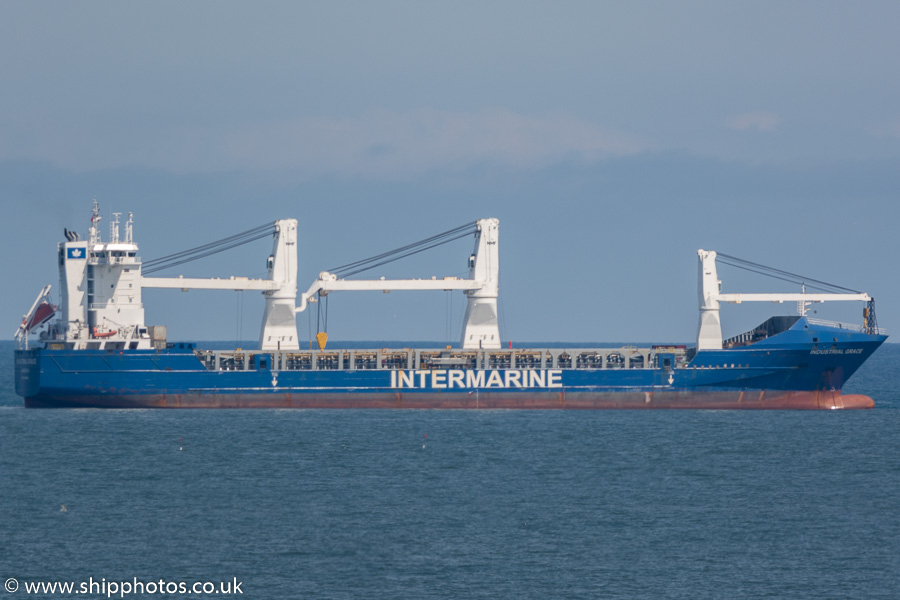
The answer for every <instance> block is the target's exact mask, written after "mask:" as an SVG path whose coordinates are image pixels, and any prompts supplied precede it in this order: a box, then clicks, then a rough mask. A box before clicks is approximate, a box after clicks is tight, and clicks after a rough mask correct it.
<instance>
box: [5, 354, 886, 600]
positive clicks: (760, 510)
mask: <svg viewBox="0 0 900 600" xmlns="http://www.w3.org/2000/svg"><path fill="white" fill-rule="evenodd" d="M0 350H2V353H0V580H2V581H4V582H5V581H6V580H7V579H8V578H15V579H16V580H17V583H18V585H19V590H18V591H17V592H15V593H7V592H5V591H0V600H2V599H3V598H7V597H8V598H26V597H47V598H61V597H75V595H74V594H72V595H64V594H56V595H50V594H43V595H34V594H32V595H28V594H27V593H25V591H24V583H25V582H36V581H74V582H76V586H77V583H78V582H82V581H85V582H86V581H88V580H89V578H93V580H94V581H98V582H99V581H100V580H101V579H105V580H106V581H107V582H111V581H128V582H132V581H133V580H134V579H135V578H137V579H138V580H139V581H159V580H160V579H163V580H165V581H166V582H182V581H184V582H189V583H192V582H195V581H199V582H206V581H210V582H216V583H218V582H220V581H222V582H225V581H227V582H232V581H233V579H234V578H237V580H238V581H240V582H242V585H241V591H242V592H243V594H242V597H249V598H310V599H318V598H323V599H324V598H360V599H382V598H383V599H392V600H393V599H406V598H408V599H417V600H418V599H423V598H491V599H493V598H516V599H518V598H540V599H547V598H809V599H821V598H865V599H868V598H891V599H895V598H900V434H898V431H900V346H895V345H886V346H884V347H883V348H882V349H880V350H879V351H878V352H877V353H876V354H875V355H874V356H873V357H872V359H871V360H870V361H869V362H868V363H867V364H866V365H864V367H863V369H862V370H860V372H858V373H857V374H856V375H855V376H854V378H853V379H852V380H851V382H850V384H849V385H848V386H847V387H846V389H845V391H847V392H857V393H865V394H868V395H870V396H872V397H874V398H875V400H876V402H877V408H876V409H874V410H870V411H847V412H841V411H829V412H731V411H648V412H641V411H610V412H606V411H598V412H555V411H536V412H515V411H508V412H503V411H482V412H475V411H469V412H462V411H460V412H454V411H420V412H416V411H388V410H384V411H375V410H372V411H365V410H345V411H320V410H298V411H289V410H257V411H243V410H227V411H225V410H220V411H214V410H210V411H202V410H197V411H161V410H132V411H128V410H91V409H79V410H25V409H24V408H22V401H21V398H19V397H17V396H16V395H15V392H14V389H13V383H12V346H11V345H9V344H7V345H2V346H0ZM159 596H160V594H156V595H154V596H150V595H146V596H141V597H159ZM166 596H168V597H181V596H179V595H177V594H174V595H173V594H167V595H166ZM78 597H80V598H91V597H98V598H100V597H106V596H105V594H102V593H91V594H88V595H84V594H82V595H80V596H78ZM116 597H119V595H118V594H116ZM126 597H138V595H132V596H126ZM186 597H190V596H186ZM220 597H221V596H220Z"/></svg>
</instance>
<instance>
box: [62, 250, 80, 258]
mask: <svg viewBox="0 0 900 600" xmlns="http://www.w3.org/2000/svg"><path fill="white" fill-rule="evenodd" d="M66 258H84V248H69V249H68V253H67V254H66Z"/></svg>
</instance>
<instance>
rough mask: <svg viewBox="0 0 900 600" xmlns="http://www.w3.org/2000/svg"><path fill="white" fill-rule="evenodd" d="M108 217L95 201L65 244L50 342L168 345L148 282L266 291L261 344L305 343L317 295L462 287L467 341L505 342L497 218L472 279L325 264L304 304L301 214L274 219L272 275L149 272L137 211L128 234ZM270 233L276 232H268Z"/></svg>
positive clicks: (480, 224)
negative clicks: (349, 271) (349, 273)
mask: <svg viewBox="0 0 900 600" xmlns="http://www.w3.org/2000/svg"><path fill="white" fill-rule="evenodd" d="M100 220H101V216H100V209H99V205H98V204H97V201H96V200H94V206H93V212H92V214H91V226H90V232H89V236H88V239H87V240H82V239H80V237H79V236H78V234H77V233H73V232H70V231H69V230H66V238H67V241H65V242H63V243H61V244H60V245H59V276H60V288H61V289H60V300H61V302H60V307H59V311H58V312H57V318H56V321H55V322H54V323H52V324H51V325H50V326H49V327H48V329H47V331H45V332H44V334H43V335H42V340H43V341H46V342H49V343H53V344H59V345H63V346H65V347H68V348H75V349H126V348H128V349H149V348H153V347H155V346H156V347H158V345H159V344H164V343H165V337H166V336H165V328H164V327H148V326H147V325H145V323H144V306H143V303H142V300H141V291H142V289H143V288H168V289H179V290H182V291H187V290H191V289H205V290H258V291H260V292H262V293H263V295H264V296H265V300H266V307H265V312H264V315H263V320H262V325H261V328H260V337H259V347H260V349H261V350H297V349H299V347H300V344H299V335H298V331H297V318H296V314H297V313H298V312H301V311H303V310H305V309H306V307H307V305H308V303H309V302H317V301H318V300H319V297H322V296H326V295H327V294H328V293H330V292H335V291H341V290H356V291H364V290H383V291H389V290H462V291H463V292H464V293H465V294H466V295H467V297H468V306H467V308H466V317H465V320H464V325H463V333H462V342H463V347H464V348H485V349H492V348H500V331H499V327H498V320H497V295H498V290H499V287H498V283H499V250H498V241H499V240H498V231H499V221H498V220H497V219H481V220H479V221H477V222H476V223H475V232H476V233H475V236H476V245H475V251H474V252H473V254H472V255H471V257H470V258H469V278H468V279H460V278H457V277H444V278H440V279H439V278H437V277H434V278H432V279H394V280H386V279H384V278H382V279H377V280H362V279H338V278H337V277H336V276H335V275H333V274H331V273H328V272H324V271H323V272H322V273H320V275H319V278H318V279H316V281H315V282H313V284H312V285H311V286H310V287H309V289H308V290H307V291H306V292H305V293H304V294H302V295H301V297H300V303H299V305H298V304H297V268H298V252H297V220H296V219H282V220H278V221H275V223H274V224H273V226H272V229H271V232H272V235H273V238H274V240H273V247H272V253H271V254H270V255H269V257H268V260H267V277H266V279H250V278H246V277H230V278H227V279H222V278H218V279H216V278H213V279H204V278H187V277H182V276H178V277H145V276H144V275H143V274H142V272H141V269H142V263H141V259H140V258H139V257H138V245H137V244H136V243H135V242H134V232H133V229H134V220H133V217H132V215H131V214H130V213H129V215H128V220H127V221H126V223H125V233H124V236H121V235H120V215H119V214H118V213H116V214H114V219H113V221H112V223H111V224H110V236H109V240H108V241H103V239H102V236H101V234H100V228H99V225H100ZM263 229H265V228H263ZM263 235H268V233H267V231H264V233H263ZM185 254H186V253H185ZM151 262H152V261H151ZM39 298H40V297H39ZM26 333H27V332H26ZM17 335H18V334H17ZM26 339H27V338H26ZM154 343H155V344H154Z"/></svg>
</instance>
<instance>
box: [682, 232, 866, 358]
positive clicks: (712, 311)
mask: <svg viewBox="0 0 900 600" xmlns="http://www.w3.org/2000/svg"><path fill="white" fill-rule="evenodd" d="M697 255H698V257H699V259H700V264H699V267H700V272H699V277H698V283H699V286H698V295H699V297H700V324H699V326H698V329H697V350H721V349H722V322H721V320H720V319H719V303H720V302H731V303H734V304H740V303H741V302H776V303H782V302H798V303H800V305H801V306H803V309H801V314H802V313H803V312H804V311H805V307H806V306H807V305H808V304H809V303H818V302H847V301H858V302H870V301H871V300H872V298H871V297H870V296H869V295H868V294H865V293H862V292H856V293H850V294H807V293H799V294H723V293H722V292H721V288H722V282H721V281H720V280H719V275H718V272H717V270H716V256H717V253H716V252H715V251H713V250H697ZM804 289H805V287H804Z"/></svg>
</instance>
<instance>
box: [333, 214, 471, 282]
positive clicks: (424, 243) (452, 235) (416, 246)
mask: <svg viewBox="0 0 900 600" xmlns="http://www.w3.org/2000/svg"><path fill="white" fill-rule="evenodd" d="M475 225H476V222H475V221H472V222H471V223H466V224H465V225H460V226H459V227H454V228H453V229H449V230H447V231H444V232H443V233H438V234H436V235H433V236H431V237H428V238H425V239H424V240H419V241H418V242H413V243H412V244H407V245H405V246H401V247H400V248H395V249H393V250H388V251H387V252H382V253H381V254H377V255H375V256H370V257H369V258H364V259H362V260H357V261H354V262H351V263H347V264H345V265H341V266H339V267H334V268H332V269H328V271H329V272H331V273H334V274H335V275H336V276H337V277H338V279H345V278H347V277H350V276H351V275H356V274H358V273H363V272H365V271H369V270H371V269H374V268H376V267H380V266H382V265H386V264H388V263H392V262H394V261H398V260H400V259H402V258H406V257H408V256H412V255H414V254H418V253H420V252H424V251H425V250H430V249H432V248H436V247H437V246H442V245H443V244H448V243H450V242H452V241H455V240H458V239H461V238H464V237H467V236H469V235H472V234H474V233H476V232H477V228H476V227H475Z"/></svg>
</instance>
